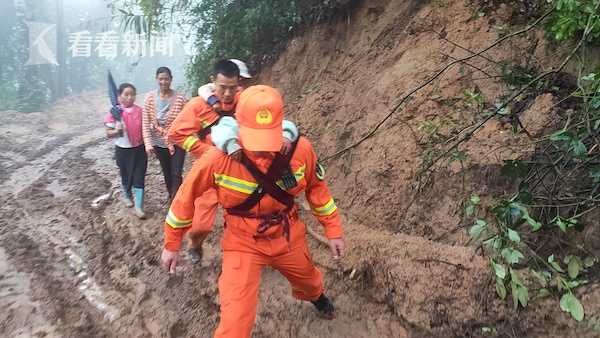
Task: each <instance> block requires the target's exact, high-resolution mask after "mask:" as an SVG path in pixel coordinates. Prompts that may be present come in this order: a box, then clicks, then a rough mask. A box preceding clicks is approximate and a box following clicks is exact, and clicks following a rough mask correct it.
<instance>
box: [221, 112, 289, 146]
mask: <svg viewBox="0 0 600 338" xmlns="http://www.w3.org/2000/svg"><path fill="white" fill-rule="evenodd" d="M282 127H283V138H284V141H285V142H284V147H285V149H286V150H287V148H288V147H286V144H287V145H289V144H290V143H292V142H295V141H296V140H297V139H298V127H296V124H294V122H292V121H288V120H283V123H282ZM238 133H239V126H238V123H237V121H236V120H235V119H234V118H233V117H229V116H225V117H222V118H221V119H220V120H219V123H218V124H217V125H215V126H213V127H212V130H211V139H212V141H213V143H214V145H215V146H216V147H217V148H218V149H219V150H221V151H222V152H224V153H226V154H227V155H232V154H234V153H235V152H237V151H239V150H240V149H242V147H241V146H240V144H239V142H238Z"/></svg>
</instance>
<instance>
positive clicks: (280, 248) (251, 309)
mask: <svg viewBox="0 0 600 338" xmlns="http://www.w3.org/2000/svg"><path fill="white" fill-rule="evenodd" d="M290 228H291V229H292V231H291V232H292V234H291V237H292V238H291V240H290V242H289V243H288V242H287V240H286V239H285V237H283V236H280V237H278V238H269V239H267V238H253V237H251V236H242V235H240V234H238V233H234V231H232V229H231V228H230V227H227V228H226V229H225V233H224V234H223V239H222V241H221V245H222V247H223V268H222V272H221V276H220V277H219V300H220V303H221V319H220V322H219V326H218V327H217V330H216V332H215V338H223V337H227V338H242V337H250V336H251V334H252V328H253V327H254V321H255V318H256V306H257V302H258V289H259V284H260V276H261V271H262V268H263V267H264V266H271V267H273V268H274V269H276V270H278V271H279V272H281V274H283V275H284V276H285V278H287V280H288V281H289V282H290V284H291V288H292V296H294V297H295V298H297V299H300V300H307V301H310V300H316V299H318V298H319V296H320V295H321V294H322V293H323V291H324V288H323V277H322V275H321V272H320V271H319V270H318V269H317V268H316V267H315V265H314V264H313V262H312V260H311V258H310V254H309V252H308V248H307V246H306V242H305V238H304V231H305V227H304V224H302V223H301V222H299V221H296V222H294V224H292V225H291V227H290Z"/></svg>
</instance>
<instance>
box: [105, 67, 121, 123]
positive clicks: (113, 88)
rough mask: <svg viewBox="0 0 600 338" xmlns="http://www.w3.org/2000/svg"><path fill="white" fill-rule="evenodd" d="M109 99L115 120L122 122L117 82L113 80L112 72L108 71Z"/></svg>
mask: <svg viewBox="0 0 600 338" xmlns="http://www.w3.org/2000/svg"><path fill="white" fill-rule="evenodd" d="M108 97H109V98H110V103H111V105H112V108H111V109H110V113H111V114H112V116H113V117H114V118H115V120H116V121H121V112H122V110H121V106H120V104H119V99H118V97H119V92H118V90H117V85H116V84H115V80H114V79H113V76H112V74H111V73H110V70H109V71H108Z"/></svg>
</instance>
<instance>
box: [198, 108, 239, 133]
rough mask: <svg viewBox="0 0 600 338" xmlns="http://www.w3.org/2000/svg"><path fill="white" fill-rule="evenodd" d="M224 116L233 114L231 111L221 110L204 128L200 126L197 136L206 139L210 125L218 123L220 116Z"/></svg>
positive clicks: (210, 129) (232, 115)
mask: <svg viewBox="0 0 600 338" xmlns="http://www.w3.org/2000/svg"><path fill="white" fill-rule="evenodd" d="M224 116H231V117H234V114H233V112H222V113H219V117H218V118H217V119H216V120H215V121H214V122H213V123H211V124H209V125H208V126H206V127H205V128H202V130H200V131H199V132H198V138H200V139H201V140H204V139H206V137H207V136H208V135H209V134H210V133H211V131H212V127H214V126H216V125H217V124H218V123H219V121H221V118H222V117H224Z"/></svg>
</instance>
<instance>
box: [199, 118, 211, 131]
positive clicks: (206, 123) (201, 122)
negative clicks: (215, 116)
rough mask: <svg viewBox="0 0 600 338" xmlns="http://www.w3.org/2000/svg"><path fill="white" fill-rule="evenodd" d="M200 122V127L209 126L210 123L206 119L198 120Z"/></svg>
mask: <svg viewBox="0 0 600 338" xmlns="http://www.w3.org/2000/svg"><path fill="white" fill-rule="evenodd" d="M200 124H201V125H202V129H204V128H206V127H208V126H210V123H208V122H207V121H206V120H202V121H200Z"/></svg>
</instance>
